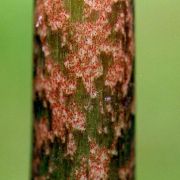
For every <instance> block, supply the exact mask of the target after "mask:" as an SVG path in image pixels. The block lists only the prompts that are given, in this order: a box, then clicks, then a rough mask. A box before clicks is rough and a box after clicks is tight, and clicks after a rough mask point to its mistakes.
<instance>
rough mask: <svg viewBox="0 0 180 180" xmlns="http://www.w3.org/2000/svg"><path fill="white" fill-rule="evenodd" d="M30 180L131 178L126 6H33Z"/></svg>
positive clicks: (129, 5) (47, 1) (50, 2)
mask: <svg viewBox="0 0 180 180" xmlns="http://www.w3.org/2000/svg"><path fill="white" fill-rule="evenodd" d="M34 14H35V16H34V19H35V20H34V62H33V149H32V151H33V152H32V179H35V180H51V179H52V180H55V179H57V180H66V179H67V180H118V179H120V180H133V179H134V178H135V177H134V169H135V164H134V78H133V72H134V24H133V22H134V18H133V2H132V0H36V1H35V8H34Z"/></svg>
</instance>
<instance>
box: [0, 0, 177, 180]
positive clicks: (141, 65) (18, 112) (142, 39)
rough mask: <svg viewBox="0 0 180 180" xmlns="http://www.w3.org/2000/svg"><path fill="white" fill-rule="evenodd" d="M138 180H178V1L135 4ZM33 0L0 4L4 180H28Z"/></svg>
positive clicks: (140, 0)
mask: <svg viewBox="0 0 180 180" xmlns="http://www.w3.org/2000/svg"><path fill="white" fill-rule="evenodd" d="M135 4H136V9H135V11H136V12H135V13H136V48H137V50H136V99H137V103H136V104H137V113H136V120H137V126H136V129H137V130H136V132H137V172H136V174H137V179H138V180H179V179H180V1H179V0H158V1H157V0H149V1H143V0H136V2H135ZM32 12H33V2H32V0H13V1H11V0H6V1H5V0H4V1H3V0H2V1H0V180H1V179H2V180H28V179H29V174H30V155H31V127H32V124H31V116H32V113H31V100H32V95H31V89H32V88H31V74H32V64H31V62H32V17H33V14H32Z"/></svg>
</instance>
